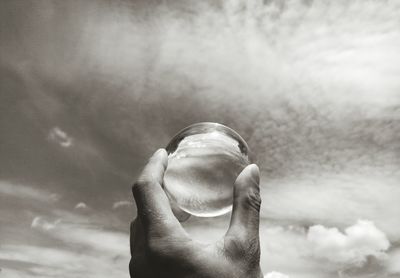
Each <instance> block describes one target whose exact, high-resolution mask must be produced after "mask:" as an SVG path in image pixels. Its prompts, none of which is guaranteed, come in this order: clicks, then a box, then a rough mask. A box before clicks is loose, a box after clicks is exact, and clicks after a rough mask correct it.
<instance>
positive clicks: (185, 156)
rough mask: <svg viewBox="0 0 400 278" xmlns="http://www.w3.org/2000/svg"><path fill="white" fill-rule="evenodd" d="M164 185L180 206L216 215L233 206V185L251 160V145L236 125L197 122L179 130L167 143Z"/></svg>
mask: <svg viewBox="0 0 400 278" xmlns="http://www.w3.org/2000/svg"><path fill="white" fill-rule="evenodd" d="M166 150H167V152H168V167H167V169H166V171H165V174H164V189H165V192H166V193H167V195H168V197H169V198H170V199H171V200H172V202H174V203H175V205H176V206H178V207H179V208H180V209H181V210H183V211H185V212H187V213H189V214H191V215H195V216H199V217H214V216H219V215H222V214H225V213H228V212H229V211H230V210H231V209H232V203H233V186H234V182H235V180H236V178H237V176H238V175H239V174H240V172H241V171H242V170H243V169H244V168H245V167H246V166H247V165H249V164H250V160H249V147H248V146H247V143H246V142H245V141H244V140H243V138H242V137H240V135H239V134H238V133H236V132H235V131H234V130H233V129H231V128H229V127H227V126H224V125H222V124H218V123H208V122H206V123H197V124H194V125H191V126H188V127H186V128H185V129H183V130H181V131H180V132H179V133H178V134H176V135H175V136H174V137H173V138H172V140H171V142H170V143H169V144H168V146H167V147H166Z"/></svg>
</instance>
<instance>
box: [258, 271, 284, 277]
mask: <svg viewBox="0 0 400 278" xmlns="http://www.w3.org/2000/svg"><path fill="white" fill-rule="evenodd" d="M264 278H289V276H287V275H285V274H282V273H280V272H275V271H273V272H270V273H267V274H266V275H264Z"/></svg>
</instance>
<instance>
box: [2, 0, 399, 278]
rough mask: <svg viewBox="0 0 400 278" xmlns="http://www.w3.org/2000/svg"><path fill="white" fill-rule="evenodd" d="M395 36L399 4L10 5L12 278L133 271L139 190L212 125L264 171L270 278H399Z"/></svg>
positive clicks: (6, 258) (6, 187) (5, 86)
mask: <svg viewBox="0 0 400 278" xmlns="http://www.w3.org/2000/svg"><path fill="white" fill-rule="evenodd" d="M399 26H400V2H399V1H396V0H380V1H378V0H368V1H364V0H363V1H361V0H337V1H327V0H314V1H312V0H302V1H300V0H283V1H278V0H265V1H256V0H248V1H239V0H227V1H211V0H209V1H195V0H185V1H184V0H175V1H172V0H164V1H162V0H147V1H144V0H136V1H133V0H132V1H128V0H117V1H111V0H99V1H49V0H43V1H33V0H31V1H22V0H17V1H1V2H0V268H1V272H0V277H7V278H15V277H68V278H70V277H86V278H90V277H96V278H101V277H128V275H129V274H128V261H129V223H130V221H131V220H132V219H133V218H134V217H135V215H136V208H135V205H134V203H133V199H132V196H131V191H130V187H131V184H132V183H133V181H134V180H135V178H136V177H137V175H138V174H139V173H140V170H141V168H142V167H143V166H144V164H145V163H146V160H147V158H148V157H149V156H150V155H151V154H152V153H153V152H154V151H155V150H156V149H158V148H159V147H163V146H166V145H167V143H168V142H169V140H170V138H172V136H173V135H174V134H175V133H176V132H177V131H179V130H180V129H182V128H184V127H186V126H188V125H190V124H192V123H196V122H202V121H213V122H219V123H222V124H225V125H227V126H230V127H231V128H233V129H235V130H236V131H237V132H238V133H239V134H241V135H242V137H243V138H244V139H245V140H246V141H247V143H248V145H249V147H250V149H251V150H252V152H253V153H254V154H255V162H256V163H257V164H258V165H259V166H260V169H261V194H262V199H263V204H262V207H261V227H260V231H261V232H260V237H261V249H262V255H261V267H262V269H263V272H264V274H265V277H267V278H288V277H290V278H335V277H355V278H367V277H368V278H371V277H379V278H395V277H400V218H399V215H400V184H399V182H400V171H399V169H400V167H399V166H400V93H399V92H400V78H399V76H400V51H399V49H400V28H399ZM228 223H229V215H226V216H222V217H216V218H196V217H191V218H190V219H189V220H188V221H187V222H186V223H185V224H184V227H185V229H186V230H187V231H188V233H189V234H190V235H191V236H192V237H193V238H195V239H198V240H201V241H213V240H216V239H218V238H219V237H221V236H223V234H224V233H225V231H226V229H227V227H228Z"/></svg>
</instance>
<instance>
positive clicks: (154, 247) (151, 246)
mask: <svg viewBox="0 0 400 278" xmlns="http://www.w3.org/2000/svg"><path fill="white" fill-rule="evenodd" d="M147 253H148V255H149V256H150V257H152V258H159V257H165V256H166V255H167V248H165V244H164V243H163V241H162V240H160V239H154V238H153V239H149V241H148V244H147Z"/></svg>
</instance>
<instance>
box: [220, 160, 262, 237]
mask: <svg viewBox="0 0 400 278" xmlns="http://www.w3.org/2000/svg"><path fill="white" fill-rule="evenodd" d="M259 184H260V170H259V169H258V166H257V165H256V164H251V165H249V166H247V167H246V168H244V169H243V171H242V172H241V173H240V174H239V176H238V177H237V179H236V181H235V186H234V194H233V209H232V216H231V223H230V226H229V229H228V232H227V236H230V237H232V238H238V239H243V240H246V241H247V240H249V241H253V240H254V239H258V237H259V223H260V206H261V197H260V186H259Z"/></svg>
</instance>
